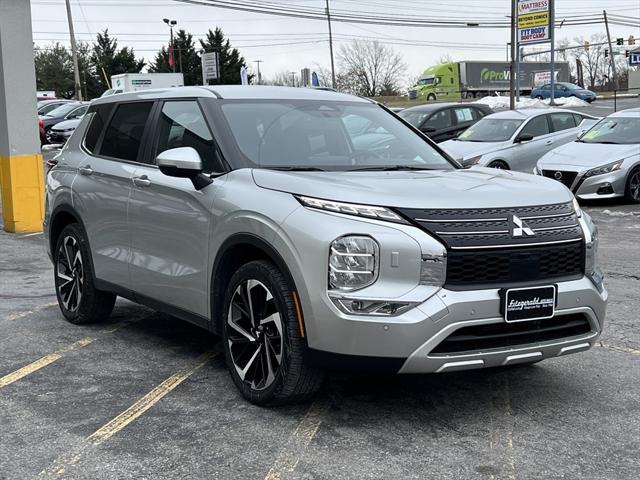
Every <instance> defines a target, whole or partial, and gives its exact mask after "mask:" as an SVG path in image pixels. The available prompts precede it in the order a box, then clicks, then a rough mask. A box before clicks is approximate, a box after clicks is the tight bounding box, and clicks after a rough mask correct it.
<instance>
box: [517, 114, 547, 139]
mask: <svg viewBox="0 0 640 480" xmlns="http://www.w3.org/2000/svg"><path fill="white" fill-rule="evenodd" d="M547 133H549V124H548V123H547V116H546V115H538V116H537V117H533V118H532V119H531V120H529V123H527V124H526V125H525V126H524V128H523V129H522V131H521V132H520V135H522V134H530V135H533V137H534V138H535V137H539V136H540V135H546V134H547Z"/></svg>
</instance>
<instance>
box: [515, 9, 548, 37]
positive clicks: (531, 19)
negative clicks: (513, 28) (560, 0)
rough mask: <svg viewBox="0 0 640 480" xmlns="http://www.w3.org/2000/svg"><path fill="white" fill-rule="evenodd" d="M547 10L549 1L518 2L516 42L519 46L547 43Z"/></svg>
mask: <svg viewBox="0 0 640 480" xmlns="http://www.w3.org/2000/svg"><path fill="white" fill-rule="evenodd" d="M549 8H550V7H549V0H519V1H518V42H519V43H520V44H521V45H524V44H527V43H540V42H547V41H549V28H550V24H551V12H550V9H549Z"/></svg>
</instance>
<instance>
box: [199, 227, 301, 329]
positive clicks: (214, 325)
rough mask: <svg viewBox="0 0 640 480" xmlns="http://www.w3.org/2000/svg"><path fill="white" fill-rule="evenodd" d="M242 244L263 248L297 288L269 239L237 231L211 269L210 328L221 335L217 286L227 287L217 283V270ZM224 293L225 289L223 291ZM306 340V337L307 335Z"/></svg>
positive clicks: (222, 247) (220, 250)
mask: <svg viewBox="0 0 640 480" xmlns="http://www.w3.org/2000/svg"><path fill="white" fill-rule="evenodd" d="M241 244H249V245H251V246H253V247H255V248H257V249H259V250H261V251H262V252H263V253H264V254H265V255H266V256H267V258H268V259H269V260H271V261H272V262H273V263H274V264H275V265H276V267H278V269H279V270H280V271H281V272H282V274H283V275H284V276H285V277H286V279H287V280H288V281H289V283H290V284H291V285H292V286H293V288H294V290H296V291H297V289H296V283H295V280H294V279H293V275H291V271H290V270H289V267H288V265H287V263H286V262H285V261H284V259H283V258H282V255H280V253H279V252H278V250H277V249H276V248H275V247H274V246H273V245H272V244H271V243H269V242H268V241H267V240H265V239H263V238H262V237H259V236H257V235H254V234H252V233H236V234H233V235H231V236H230V237H228V238H227V239H226V240H225V241H224V242H223V243H222V245H221V246H220V248H219V249H218V252H217V253H216V258H215V260H214V262H213V268H212V270H211V284H210V288H209V303H210V309H211V326H210V330H211V331H212V332H213V333H216V334H218V335H220V334H221V333H222V324H221V322H219V318H218V317H219V316H220V315H221V314H222V312H221V311H218V310H220V309H221V308H222V305H218V306H217V305H215V299H216V294H219V293H220V292H219V290H218V291H217V290H216V287H217V288H225V287H226V286H224V287H223V286H221V285H220V284H219V283H217V279H216V277H217V275H216V274H217V272H218V269H219V268H220V262H221V261H222V259H223V258H224V257H225V255H226V253H227V252H228V251H229V250H230V249H231V248H233V247H235V246H237V245H241ZM222 294H223V295H224V291H223V292H222ZM305 341H306V337H305Z"/></svg>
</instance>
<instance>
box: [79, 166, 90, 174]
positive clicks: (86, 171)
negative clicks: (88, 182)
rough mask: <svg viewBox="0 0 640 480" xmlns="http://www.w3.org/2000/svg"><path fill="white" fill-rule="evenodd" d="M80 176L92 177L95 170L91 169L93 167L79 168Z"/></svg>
mask: <svg viewBox="0 0 640 480" xmlns="http://www.w3.org/2000/svg"><path fill="white" fill-rule="evenodd" d="M78 171H79V172H80V175H91V174H92V173H93V170H92V169H91V165H85V166H84V167H80V168H78Z"/></svg>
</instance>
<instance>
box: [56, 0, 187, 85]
mask: <svg viewBox="0 0 640 480" xmlns="http://www.w3.org/2000/svg"><path fill="white" fill-rule="evenodd" d="M68 1H69V0H67V2H68ZM162 21H163V22H164V23H166V24H167V26H168V27H169V31H170V32H171V33H170V36H169V58H170V59H171V63H172V64H173V65H171V68H172V70H173V73H176V56H175V52H174V50H175V48H174V45H173V27H175V26H176V25H177V24H178V22H177V21H175V20H169V19H168V18H163V19H162ZM179 55H180V72H182V53H181V52H180V53H179Z"/></svg>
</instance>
